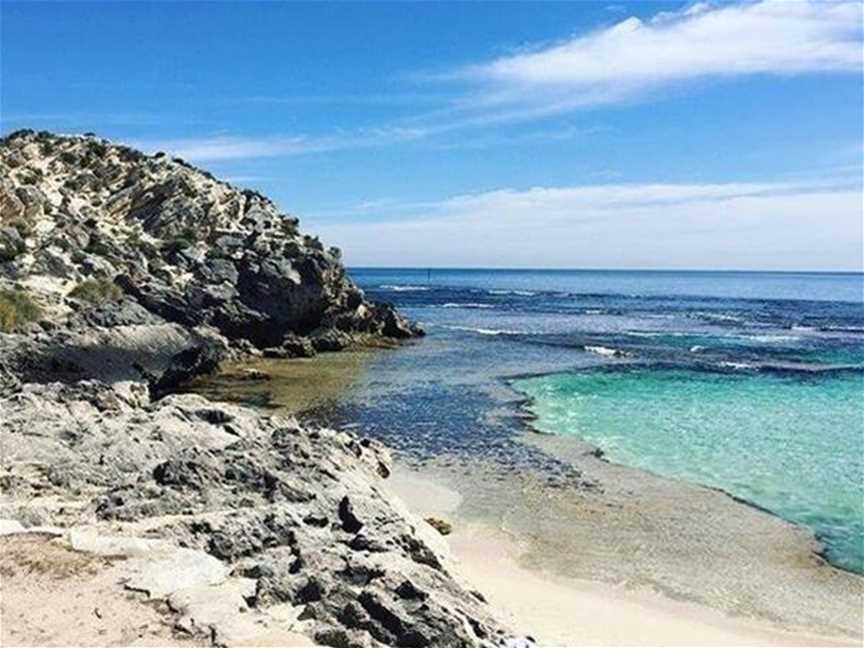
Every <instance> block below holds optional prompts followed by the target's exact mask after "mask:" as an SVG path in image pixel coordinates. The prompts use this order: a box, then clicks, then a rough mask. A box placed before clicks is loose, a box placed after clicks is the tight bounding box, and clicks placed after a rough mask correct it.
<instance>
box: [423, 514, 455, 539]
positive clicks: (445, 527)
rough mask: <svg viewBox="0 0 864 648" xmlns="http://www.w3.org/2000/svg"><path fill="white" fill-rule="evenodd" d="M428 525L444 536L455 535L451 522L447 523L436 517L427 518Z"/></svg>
mask: <svg viewBox="0 0 864 648" xmlns="http://www.w3.org/2000/svg"><path fill="white" fill-rule="evenodd" d="M426 523H427V524H428V525H429V526H431V527H432V528H433V529H435V530H436V531H437V532H438V533H440V534H441V535H442V536H446V535H450V534H451V533H453V527H452V526H451V525H450V523H449V522H445V521H444V520H442V519H440V518H436V517H427V518H426Z"/></svg>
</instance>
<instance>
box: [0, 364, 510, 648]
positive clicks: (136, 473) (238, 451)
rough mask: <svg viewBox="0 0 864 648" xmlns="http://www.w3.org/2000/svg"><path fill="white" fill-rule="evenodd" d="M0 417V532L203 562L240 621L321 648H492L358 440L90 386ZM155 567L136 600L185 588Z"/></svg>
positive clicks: (385, 460) (29, 395)
mask: <svg viewBox="0 0 864 648" xmlns="http://www.w3.org/2000/svg"><path fill="white" fill-rule="evenodd" d="M0 408H2V412H3V415H2V418H0V443H2V448H0V454H2V457H3V465H2V473H0V483H2V491H3V496H2V499H0V518H6V519H14V520H19V521H21V522H22V523H23V524H24V525H25V526H59V527H76V528H86V529H89V530H91V531H93V532H103V533H112V534H118V533H120V534H125V535H129V536H132V537H144V538H154V539H160V540H168V541H171V542H174V543H175V544H177V545H178V546H180V547H186V548H187V550H201V551H204V552H206V554H207V555H209V556H210V557H211V560H212V559H218V561H221V563H223V564H224V565H225V566H226V568H225V573H229V572H230V574H231V575H232V577H236V578H240V579H246V580H244V581H242V582H243V583H248V586H247V585H244V587H247V588H248V590H249V593H248V596H246V598H245V601H246V604H247V605H248V606H249V607H251V608H255V609H267V608H269V607H271V606H285V605H286V604H287V605H289V606H290V607H291V608H295V609H296V618H297V620H298V621H299V622H303V623H301V624H300V626H299V627H303V628H304V630H305V631H306V632H307V634H308V635H309V636H311V637H312V638H313V639H314V640H315V641H316V642H318V643H321V644H324V645H330V646H378V645H392V646H421V647H422V646H480V645H489V646H491V645H496V644H497V643H498V640H499V639H501V638H503V637H504V636H505V635H504V628H503V627H502V626H501V625H500V624H499V623H498V622H497V621H496V620H495V619H494V618H493V616H492V614H491V613H490V611H489V610H488V608H487V606H486V605H485V603H484V601H483V598H482V596H481V595H480V594H478V593H476V592H472V591H471V590H470V588H469V587H467V586H466V585H465V584H464V583H462V582H460V579H459V577H458V574H457V573H456V572H454V570H453V568H452V566H451V565H450V564H449V559H448V558H447V554H446V551H444V550H442V547H441V544H440V542H441V541H440V538H436V535H437V534H436V533H435V532H434V530H432V529H431V528H428V526H427V525H426V524H424V523H423V522H422V520H419V519H418V518H414V517H412V516H411V515H410V514H408V513H407V512H406V511H404V510H403V509H402V508H401V507H400V506H399V505H398V503H396V502H394V501H393V500H391V499H390V498H389V497H388V496H387V495H385V494H384V493H383V492H382V490H381V489H380V488H379V484H380V480H382V479H384V476H385V475H387V474H389V462H390V459H389V455H388V453H387V451H386V450H385V449H384V448H383V447H382V446H380V445H379V444H378V443H376V442H374V441H371V440H368V439H359V438H356V437H354V436H352V435H350V434H347V433H342V432H336V431H332V430H308V429H304V428H301V427H299V426H298V425H297V424H296V422H295V421H294V420H292V419H284V418H280V417H276V416H272V417H271V416H262V415H260V414H259V413H258V412H255V411H253V410H250V409H247V408H244V407H239V406H233V405H227V404H217V403H213V402H211V401H208V400H206V399H204V398H202V397H200V396H195V395H180V396H177V395H174V396H168V397H166V398H163V399H161V400H160V401H158V402H155V403H149V404H142V403H140V402H137V401H135V400H134V398H132V397H131V396H128V395H124V394H121V393H118V392H117V391H116V390H114V389H112V388H110V387H109V386H107V385H105V384H102V383H99V382H95V381H90V382H79V383H76V384H74V385H65V384H60V383H53V384H45V385H35V384H30V385H26V386H24V387H23V388H22V389H21V390H20V391H19V392H18V393H16V394H14V395H12V396H10V397H7V398H6V399H5V400H3V401H2V402H0ZM73 539H74V538H73ZM91 544H92V543H91ZM82 548H83V549H84V550H91V551H92V550H93V549H92V547H90V548H89V549H88V547H86V546H84V547H82ZM105 551H108V552H109V553H110V552H111V550H110V546H109V547H108V549H105ZM190 555H191V556H194V554H190ZM170 560H174V561H175V562H176V561H177V560H178V558H176V557H171V558H170V559H169V558H166V559H163V561H162V562H166V561H169V562H170ZM184 560H185V559H184ZM196 560H197V562H195V564H197V563H198V562H201V563H202V564H203V563H204V562H206V561H202V560H201V559H196ZM190 561H191V559H190ZM157 563H158V561H157V562H154V563H153V564H152V568H153V572H152V574H151V576H150V577H149V578H147V577H145V576H146V573H147V572H146V570H141V572H142V574H143V575H142V576H141V577H140V578H138V580H137V581H136V582H139V583H143V584H139V585H136V589H142V590H153V592H152V593H153V594H154V595H158V596H169V595H170V594H171V593H172V591H173V590H172V587H173V588H175V589H181V586H183V587H186V586H187V585H188V584H186V583H185V582H183V583H180V585H177V583H175V581H176V578H177V577H176V575H175V576H174V577H173V578H172V576H171V574H172V573H175V574H176V572H177V571H178V570H180V571H182V570H183V569H185V568H184V567H183V566H181V565H180V564H174V563H171V565H169V568H164V569H163V568H162V567H160V564H161V563H158V564H157ZM166 564H167V563H166ZM190 564H191V562H190ZM207 566H208V569H210V570H211V571H212V570H213V567H212V566H209V563H208V565H207ZM163 567H164V566H163ZM217 571H218V570H217ZM217 575H218V574H217ZM214 584H216V583H214ZM175 598H177V599H178V602H177V603H176V608H177V609H178V610H181V609H185V607H184V605H183V604H182V599H183V595H180V594H178V595H177V596H176V597H175ZM186 607H188V604H187V605H186ZM217 625H218V624H217Z"/></svg>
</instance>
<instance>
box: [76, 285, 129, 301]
mask: <svg viewBox="0 0 864 648" xmlns="http://www.w3.org/2000/svg"><path fill="white" fill-rule="evenodd" d="M122 295H123V291H122V290H120V287H119V286H118V285H117V284H115V283H113V282H112V281H108V280H107V279H87V280H86V281H82V282H81V283H79V284H78V285H77V286H75V287H74V288H73V289H72V290H71V291H70V292H69V296H70V297H72V298H74V299H80V300H82V301H86V302H90V303H91V304H104V303H105V302H109V301H115V300H117V299H120V297H121V296H122Z"/></svg>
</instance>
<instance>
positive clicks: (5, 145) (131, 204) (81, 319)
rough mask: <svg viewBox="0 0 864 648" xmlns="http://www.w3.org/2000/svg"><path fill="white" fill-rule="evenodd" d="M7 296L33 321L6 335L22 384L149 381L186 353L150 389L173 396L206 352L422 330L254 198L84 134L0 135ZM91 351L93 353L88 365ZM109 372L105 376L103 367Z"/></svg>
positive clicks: (2, 266) (335, 346)
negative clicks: (33, 312) (19, 295)
mask: <svg viewBox="0 0 864 648" xmlns="http://www.w3.org/2000/svg"><path fill="white" fill-rule="evenodd" d="M2 290H20V291H23V292H25V293H26V294H27V295H28V296H29V297H30V298H32V299H33V300H34V302H35V303H36V304H37V305H38V306H40V307H41V309H42V311H43V317H42V318H41V321H38V322H31V323H30V324H29V325H27V326H18V327H17V331H16V332H17V333H18V334H19V335H25V337H26V339H24V338H19V339H15V340H11V341H10V340H2V339H0V365H5V366H6V367H7V368H8V367H9V366H12V367H13V368H14V370H15V372H16V373H17V374H18V375H19V378H20V377H23V378H24V379H25V381H26V380H30V379H33V378H35V379H37V380H39V379H41V376H42V375H43V374H45V373H52V374H53V375H54V376H55V378H59V379H64V380H77V379H81V378H99V379H102V380H106V379H107V380H111V381H116V380H121V379H127V380H132V379H140V378H141V377H145V378H146V379H147V380H149V381H150V382H151V383H152V384H153V385H156V384H157V383H159V381H160V380H162V377H163V373H164V372H165V370H166V369H167V367H168V365H170V364H171V363H170V360H171V358H172V356H174V355H176V354H178V353H181V352H184V351H185V352H188V353H187V354H186V356H184V357H183V358H180V360H179V362H180V364H181V365H184V364H185V365H186V367H185V370H184V368H183V367H182V366H181V367H175V369H174V373H173V374H172V375H171V376H168V377H167V378H166V382H163V384H162V385H160V386H159V387H158V389H159V390H162V391H167V390H168V389H170V387H172V386H173V385H171V384H168V383H172V382H176V381H177V380H180V379H182V378H183V377H184V375H185V374H184V371H185V373H193V374H194V373H195V372H196V371H199V370H201V369H202V368H204V367H206V365H207V362H208V360H207V358H205V359H204V360H203V361H201V360H199V359H196V358H195V357H194V356H195V354H196V352H192V351H190V349H194V348H201V347H202V345H203V346H204V347H205V348H204V349H203V350H202V351H201V353H203V355H205V356H207V357H209V358H210V359H213V356H214V353H216V351H218V350H219V349H220V347H221V349H222V350H223V351H227V350H229V349H230V350H235V351H255V350H263V349H268V352H269V353H270V354H272V355H281V356H282V357H291V356H296V355H309V354H311V353H314V352H316V351H333V350H339V349H342V348H344V347H346V346H348V345H350V344H352V343H354V342H357V341H364V340H369V339H374V340H376V341H380V340H384V341H387V340H391V341H396V340H402V339H406V338H410V337H412V336H415V335H418V334H419V333H420V331H419V329H417V328H416V327H415V326H413V325H411V324H409V323H408V322H407V321H406V320H404V319H403V318H402V317H401V316H400V315H399V314H398V313H397V312H396V311H395V310H394V309H393V308H392V307H391V306H389V305H386V304H376V303H371V302H369V301H368V300H367V299H366V298H365V295H364V294H363V291H362V290H360V289H359V288H357V286H355V285H354V284H353V283H352V282H351V280H350V278H349V277H348V276H347V274H346V272H345V268H344V267H343V265H342V263H341V261H340V253H339V250H337V249H335V248H325V246H324V245H323V244H322V243H321V242H320V241H319V240H318V239H317V238H314V237H310V236H308V235H304V234H303V233H302V232H301V231H300V230H299V227H298V221H297V219H296V218H292V217H290V216H289V215H287V214H284V213H281V212H280V211H279V210H278V209H277V207H276V206H275V205H274V204H273V203H272V202H271V201H270V200H269V199H267V198H266V197H264V196H262V195H261V194H259V193H256V192H253V191H248V190H239V189H237V188H235V187H233V186H231V185H229V184H227V183H225V182H221V181H219V180H217V179H216V178H214V177H213V176H212V175H210V174H209V173H207V172H205V171H201V170H199V169H196V168H194V167H192V166H190V165H188V164H186V163H185V162H183V161H182V160H177V159H170V158H168V157H166V156H165V155H160V154H157V155H155V156H147V155H144V154H143V153H140V152H138V151H135V150H133V149H131V148H127V147H124V146H118V145H114V144H111V143H110V142H108V141H106V140H102V139H99V138H97V137H90V136H69V137H65V136H63V137H61V136H56V135H52V134H50V133H35V132H33V131H18V132H16V133H13V134H11V135H9V136H8V137H6V138H3V139H2V140H0V291H2ZM118 329H120V330H118ZM106 330H110V332H106ZM163 341H164V342H163ZM214 341H215V342H214ZM220 341H221V342H220ZM25 343H26V344H25ZM13 347H14V348H15V349H16V350H17V351H18V352H19V353H18V354H15V353H13V352H12V351H11V350H10V349H11V348H13ZM25 347H26V358H27V362H22V361H21V354H20V352H21V351H22V349H24V348H25ZM96 347H98V348H99V349H101V353H102V357H101V358H97V359H91V361H88V356H89V354H90V353H91V352H92V351H93V349H94V348H96ZM142 351H143V353H142ZM107 355H111V356H112V358H111V359H109V358H107V357H106V356H107ZM145 356H146V357H145ZM109 360H112V362H109ZM106 364H111V365H112V366H110V367H109V368H108V370H107V371H108V373H107V375H106V374H103V373H102V372H100V371H99V370H97V368H98V367H102V366H105V365H106ZM199 365H200V366H199ZM186 377H188V376H186Z"/></svg>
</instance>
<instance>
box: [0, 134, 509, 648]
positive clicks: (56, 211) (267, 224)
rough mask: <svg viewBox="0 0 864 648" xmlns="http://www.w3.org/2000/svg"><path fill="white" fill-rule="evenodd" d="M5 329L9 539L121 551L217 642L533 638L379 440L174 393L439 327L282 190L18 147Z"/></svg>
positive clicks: (3, 299) (146, 160)
mask: <svg viewBox="0 0 864 648" xmlns="http://www.w3.org/2000/svg"><path fill="white" fill-rule="evenodd" d="M3 309H5V313H4V312H3ZM16 309H17V310H16ZM0 328H5V329H6V331H5V332H0V458H2V461H0V534H3V533H13V534H19V535H20V534H22V533H26V532H27V530H28V529H30V530H33V529H39V530H40V532H44V533H48V534H51V535H53V536H57V538H58V541H59V539H60V538H65V540H64V541H65V542H66V543H67V545H68V547H69V548H71V549H72V550H75V551H85V552H94V553H96V554H97V555H110V556H114V557H115V558H116V557H125V558H126V560H123V561H120V562H119V563H117V565H116V567H112V569H114V570H115V571H113V572H111V574H115V575H117V577H118V578H121V580H122V582H124V583H126V587H128V588H132V589H135V590H136V591H138V592H143V593H144V594H146V595H147V596H150V597H151V598H152V599H153V600H162V601H163V602H164V605H165V606H167V609H168V610H170V612H171V613H172V614H174V615H175V616H176V625H175V629H176V631H177V632H178V633H181V634H183V633H185V634H193V635H196V636H199V637H204V638H205V639H206V640H208V641H209V642H210V643H211V644H212V645H218V646H226V645H232V643H233V642H238V641H243V642H246V643H247V644H248V643H253V644H254V643H255V642H256V641H257V640H259V639H260V640H262V641H264V640H265V639H266V640H268V641H269V640H270V639H272V636H271V635H266V633H265V634H259V633H261V632H263V631H262V628H269V629H270V630H273V629H274V628H276V627H277V626H279V628H281V630H280V632H283V634H280V635H279V637H280V639H278V641H282V642H283V643H284V641H285V637H287V636H289V635H288V634H284V633H285V632H287V633H289V634H291V633H296V632H301V633H303V634H304V635H306V636H307V637H310V638H311V639H313V640H314V641H315V642H316V643H318V644H322V645H329V646H336V647H339V648H343V647H352V648H353V647H358V648H362V647H370V648H371V647H374V646H385V645H386V646H405V647H418V648H422V647H425V646H430V647H431V646H447V647H451V646H452V647H459V646H465V647H468V646H489V647H491V646H495V645H517V644H515V643H513V641H514V639H513V638H512V637H508V636H507V635H508V633H507V632H506V631H505V627H504V626H503V625H502V624H501V623H500V622H499V621H498V620H497V619H496V618H495V617H494V616H493V614H492V613H491V611H490V610H489V608H488V606H486V604H485V602H484V599H483V597H482V595H480V594H479V593H477V592H474V591H472V590H471V588H470V587H469V586H467V585H466V584H465V583H464V582H462V580H461V579H460V578H459V576H458V571H456V570H455V569H454V568H453V566H452V565H451V564H450V562H449V559H448V557H447V553H446V546H444V545H442V544H441V542H442V540H441V538H440V537H439V536H438V534H437V533H436V532H435V531H434V530H432V528H431V527H429V526H428V525H427V524H426V523H425V522H423V521H422V520H419V519H415V518H414V517H413V516H411V514H410V513H408V512H407V511H406V510H404V509H403V508H402V506H401V504H400V503H399V502H398V501H397V500H395V499H393V498H392V497H390V496H388V495H386V494H385V492H384V491H383V490H382V489H381V488H380V480H382V479H384V478H386V477H387V476H388V475H389V474H390V460H389V455H388V453H387V451H386V450H385V449H384V448H383V447H381V446H380V445H378V444H377V443H375V442H373V441H370V440H368V439H362V438H358V437H356V436H353V435H351V434H347V433H341V432H335V431H332V430H327V429H320V430H318V429H305V428H301V427H300V426H298V425H297V423H296V422H295V421H294V420H291V419H283V418H279V417H275V416H269V415H264V414H262V413H260V412H257V411H254V410H252V409H248V408H244V407H239V406H233V405H226V404H219V403H213V402H211V401H208V400H206V399H204V398H202V397H200V396H194V395H176V394H173V395H172V392H173V391H174V390H175V388H176V387H177V386H178V385H180V384H181V383H183V382H185V381H186V380H188V379H189V378H191V377H193V376H195V375H198V374H201V373H206V372H209V371H212V370H214V369H215V368H216V367H217V366H218V364H219V362H220V361H221V360H222V359H223V358H225V357H226V356H229V355H231V354H244V353H247V354H249V353H251V354H257V353H261V354H264V355H267V356H270V357H297V356H310V355H314V354H315V353H317V352H322V351H337V350H340V349H342V348H345V347H346V346H348V345H351V344H355V343H374V344H376V345H380V344H381V343H382V342H384V343H388V342H390V343H392V342H396V341H399V340H403V339H406V338H409V337H412V336H415V335H418V334H419V333H420V331H419V330H418V329H417V328H416V327H414V326H412V325H410V324H409V323H408V322H406V321H405V320H404V319H403V318H402V317H401V316H400V315H399V314H398V313H397V312H396V311H395V310H394V309H393V308H392V307H391V306H388V305H385V304H374V303H370V302H368V301H367V300H366V298H365V296H364V294H363V292H362V291H361V290H360V289H358V288H357V287H356V286H355V285H354V284H353V283H352V282H351V280H350V279H349V278H348V276H347V275H346V273H345V270H344V268H343V267H342V265H341V263H340V261H339V253H338V251H336V250H334V249H325V248H324V246H323V245H322V244H321V243H320V242H319V241H318V240H317V239H314V238H310V237H308V236H304V235H303V234H301V233H300V231H299V230H298V227H297V221H296V219H293V218H290V217H288V216H286V215H284V214H281V213H279V211H278V210H277V209H276V208H275V207H274V205H273V204H272V203H271V202H270V201H269V200H267V199H266V198H264V197H263V196H261V195H259V194H257V193H254V192H249V191H239V190H237V189H235V188H233V187H231V186H230V185H228V184H225V183H223V182H219V181H218V180H216V179H215V178H213V177H212V176H210V175H209V174H207V173H205V172H203V171H200V170H197V169H194V168H193V167H191V166H189V165H187V164H185V163H184V162H182V161H180V160H170V159H168V158H166V157H165V156H162V155H156V156H153V157H148V156H145V155H143V154H142V153H139V152H137V151H134V150H132V149H129V148H125V147H122V146H115V145H112V144H109V143H108V142H105V141H104V140H100V139H98V138H95V137H88V136H85V137H57V136H53V135H50V134H46V133H33V132H31V131H23V132H19V133H14V134H12V135H10V136H8V137H6V138H5V139H3V140H2V141H0ZM96 379H98V380H96ZM34 537H35V536H34ZM106 578H107V577H106ZM268 610H269V611H271V612H272V614H268V613H267V611H268ZM280 619H281V621H280ZM286 619H287V620H288V621H285V620H286ZM283 621H285V622H284V623H283ZM274 624H275V625H274ZM280 624H281V625H280ZM293 636H295V637H296V636H297V635H296V634H294V635H293ZM268 637H269V638H268ZM278 641H277V645H278Z"/></svg>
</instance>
